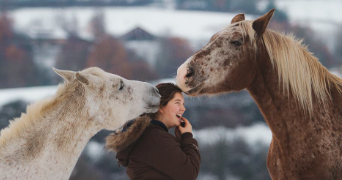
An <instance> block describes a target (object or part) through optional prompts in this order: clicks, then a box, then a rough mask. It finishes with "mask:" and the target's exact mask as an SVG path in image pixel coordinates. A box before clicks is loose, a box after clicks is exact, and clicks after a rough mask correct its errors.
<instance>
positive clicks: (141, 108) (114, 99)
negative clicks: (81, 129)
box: [54, 67, 160, 130]
mask: <svg viewBox="0 0 342 180" xmlns="http://www.w3.org/2000/svg"><path fill="white" fill-rule="evenodd" d="M54 71H55V72H56V73H57V74H58V75H59V76H61V77H62V78H63V79H64V80H65V84H64V85H65V86H68V87H72V86H74V87H80V88H79V89H82V90H81V91H79V94H80V95H79V96H78V97H77V98H79V99H82V98H85V100H84V105H85V107H86V111H85V112H84V113H88V117H89V118H91V119H92V121H94V122H95V124H97V125H98V127H99V128H100V129H108V130H115V129H117V128H119V127H120V126H121V125H122V124H124V123H125V122H126V121H128V120H131V119H134V118H137V117H139V116H140V115H142V114H144V113H154V112H156V111H157V110H158V106H159V98H160V95H159V93H158V90H157V89H156V88H155V87H154V86H152V85H150V84H148V83H145V82H139V81H133V80H127V79H125V78H122V77H120V76H118V75H115V74H111V73H108V72H105V71H103V70H102V69H100V68H95V67H92V68H88V69H85V70H83V71H80V72H73V71H65V70H57V69H54ZM74 89H75V88H74Z"/></svg>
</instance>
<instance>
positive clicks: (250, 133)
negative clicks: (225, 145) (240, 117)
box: [193, 123, 272, 145]
mask: <svg viewBox="0 0 342 180" xmlns="http://www.w3.org/2000/svg"><path fill="white" fill-rule="evenodd" d="M193 134H194V137H195V138H196V139H197V140H198V141H199V143H200V144H209V145H211V144H214V143H216V142H218V141H219V140H221V139H224V140H227V141H233V140H234V139H236V138H243V139H244V140H245V141H246V142H247V143H249V144H250V145H254V144H255V143H260V142H261V143H263V144H266V145H269V144H270V143H271V140H272V133H271V130H270V129H269V128H268V126H266V125H265V124H263V123H257V124H254V125H252V126H248V127H237V128H235V129H231V128H225V127H213V128H207V129H202V130H194V131H193Z"/></svg>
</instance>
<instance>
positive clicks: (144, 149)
mask: <svg viewBox="0 0 342 180" xmlns="http://www.w3.org/2000/svg"><path fill="white" fill-rule="evenodd" d="M131 124H132V125H131V126H130V127H129V128H124V130H122V131H120V132H117V133H113V134H111V135H110V136H108V138H107V143H106V146H107V148H109V149H110V150H113V151H115V152H117V155H116V158H117V160H118V162H119V163H120V164H121V165H123V166H124V167H126V172H127V175H128V176H129V177H130V179H131V180H195V179H196V178H197V175H198V173H199V166H200V159H201V158H200V154H199V149H198V144H197V141H196V140H195V139H194V138H193V136H192V133H184V134H182V136H181V140H180V141H179V140H178V139H177V138H176V137H175V136H173V135H172V134H170V133H168V130H167V129H166V127H165V125H164V124H163V123H161V122H160V121H155V120H152V121H151V119H150V118H149V117H147V116H144V117H141V118H139V119H137V120H136V121H135V122H134V123H131ZM126 126H127V125H126Z"/></svg>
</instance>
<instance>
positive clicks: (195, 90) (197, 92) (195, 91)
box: [184, 83, 203, 96]
mask: <svg viewBox="0 0 342 180" xmlns="http://www.w3.org/2000/svg"><path fill="white" fill-rule="evenodd" d="M202 85H203V83H201V84H200V85H198V86H196V87H194V88H192V89H190V90H189V91H186V92H184V93H185V94H186V95H189V96H198V95H200V92H201V90H202V89H203V88H202Z"/></svg>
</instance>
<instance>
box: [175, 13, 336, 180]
mask: <svg viewBox="0 0 342 180" xmlns="http://www.w3.org/2000/svg"><path fill="white" fill-rule="evenodd" d="M273 13H274V9H273V10H271V11H269V12H268V13H266V14H265V15H263V16H261V17H260V18H258V19H256V20H254V21H246V20H245V17H244V15H243V14H238V15H236V16H235V17H234V18H233V20H232V21H231V25H229V26H227V27H226V28H225V29H223V30H222V31H220V32H218V33H216V34H215V35H214V36H213V37H212V38H211V39H210V42H209V43H208V44H207V45H206V46H205V47H203V48H202V49H201V50H199V51H198V52H197V53H195V54H194V55H193V56H191V57H190V58H189V59H188V60H187V61H186V62H185V63H184V64H183V65H181V66H180V67H179V69H178V72H177V84H178V85H179V86H180V87H181V89H182V90H183V91H185V92H186V93H187V94H188V95H191V96H199V95H205V94H219V93H225V92H232V91H239V90H242V89H244V88H246V89H247V90H248V92H249V93H250V94H251V95H252V96H253V98H254V100H255V101H256V103H257V104H258V106H259V109H260V110H261V112H262V114H263V116H264V118H265V120H266V122H267V124H268V126H269V127H270V129H271V131H272V134H273V138H272V142H271V145H270V148H269V153H268V158H267V167H268V169H269V173H270V176H271V178H272V179H273V180H323V179H324V180H341V179H342V109H341V108H342V98H341V93H342V81H341V79H339V78H337V77H336V76H334V75H332V74H331V73H329V71H328V70H327V69H326V68H324V67H323V66H322V65H321V64H320V63H319V61H318V60H317V58H316V57H314V56H313V55H312V53H310V52H309V51H308V50H307V48H306V47H305V46H303V45H302V43H301V40H296V39H295V38H294V37H292V36H289V35H284V34H281V33H277V32H275V31H272V30H269V29H267V26H268V23H269V21H270V19H271V18H272V16H273Z"/></svg>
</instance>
